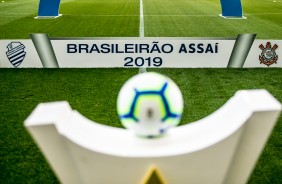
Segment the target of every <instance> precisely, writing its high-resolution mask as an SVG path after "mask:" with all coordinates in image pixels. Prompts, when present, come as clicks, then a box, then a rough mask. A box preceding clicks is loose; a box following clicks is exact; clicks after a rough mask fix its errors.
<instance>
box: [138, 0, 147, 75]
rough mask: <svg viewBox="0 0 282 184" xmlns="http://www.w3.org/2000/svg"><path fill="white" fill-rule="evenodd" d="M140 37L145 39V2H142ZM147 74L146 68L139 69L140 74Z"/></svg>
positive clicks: (141, 0)
mask: <svg viewBox="0 0 282 184" xmlns="http://www.w3.org/2000/svg"><path fill="white" fill-rule="evenodd" d="M139 24H140V25H139V37H140V38H144V37H145V33H144V13H143V0H140V23H139ZM145 72H147V70H146V67H144V66H142V67H140V68H139V73H145Z"/></svg>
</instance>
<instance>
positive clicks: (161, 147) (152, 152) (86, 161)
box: [24, 90, 281, 184]
mask: <svg viewBox="0 0 282 184" xmlns="http://www.w3.org/2000/svg"><path fill="white" fill-rule="evenodd" d="M280 112H281V104H280V103H279V102H278V101H277V100H276V99H275V98H273V97H272V96H271V95H270V94H269V93H268V92H267V91H265V90H251V91H239V92H237V93H236V94H235V95H234V96H233V97H232V98H231V99H230V100H228V101H227V103H226V104H225V105H224V106H222V107H221V108H220V109H218V110H217V111H216V112H214V113H213V114H211V115H209V116H208V117H206V118H204V119H202V120H199V121H197V122H194V123H190V124H187V125H183V126H179V127H176V128H173V129H171V130H170V131H169V132H168V134H167V135H166V136H164V137H162V138H158V139H143V138H139V137H136V136H134V135H133V133H132V132H131V131H129V130H125V129H121V128H114V127H109V126H104V125H101V124H98V123H95V122H93V121H90V120H88V119H87V118H85V117H83V116H82V115H81V114H79V113H78V112H77V111H74V110H72V109H71V108H70V106H69V104H68V103H67V102H55V103H43V104H39V105H38V107H36V109H35V110H34V111H33V112H32V114H31V115H30V116H29V117H28V118H27V120H26V121H25V123H24V124H25V126H26V128H27V130H28V131H29V132H30V134H31V135H32V136H33V138H34V140H35V141H36V143H37V144H38V146H39V147H40V149H41V151H42V153H43V154H44V155H45V157H46V159H47V160H48V162H49V164H50V165H51V167H52V169H53V170H54V172H55V173H56V175H57V177H58V179H59V180H60V181H61V182H62V183H68V184H69V183H98V184H99V183H115V184H133V183H140V182H141V181H142V180H143V178H144V175H145V174H146V173H147V172H148V169H149V168H150V167H152V165H154V166H155V167H157V168H158V171H159V172H160V173H161V174H162V176H163V178H164V180H165V181H166V182H167V183H177V184H186V183H191V184H193V183H209V184H223V183H228V184H238V183H240V184H241V183H246V182H247V181H248V178H249V176H250V174H251V172H252V170H253V168H254V166H255V164H256V161H257V160H258V158H259V155H260V153H261V151H262V150H263V147H264V145H265V143H266V141H267V139H268V137H269V135H270V134H271V131H272V129H273V127H274V125H275V122H276V120H277V118H278V117H279V115H280Z"/></svg>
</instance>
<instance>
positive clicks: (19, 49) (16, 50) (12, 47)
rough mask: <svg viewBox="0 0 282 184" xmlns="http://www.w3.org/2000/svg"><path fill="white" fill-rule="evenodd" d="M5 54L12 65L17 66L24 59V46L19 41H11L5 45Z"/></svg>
mask: <svg viewBox="0 0 282 184" xmlns="http://www.w3.org/2000/svg"><path fill="white" fill-rule="evenodd" d="M7 48H8V51H7V52H6V55H7V57H8V59H9V61H10V62H11V64H12V65H14V66H15V67H18V66H19V65H20V64H21V63H22V62H23V60H24V58H25V55H26V52H25V51H24V49H25V46H24V45H23V44H22V43H21V42H11V43H9V44H8V45H7Z"/></svg>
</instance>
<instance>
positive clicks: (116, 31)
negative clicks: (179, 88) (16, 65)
mask: <svg viewBox="0 0 282 184" xmlns="http://www.w3.org/2000/svg"><path fill="white" fill-rule="evenodd" d="M242 4H243V12H244V15H245V16H246V17H247V19H244V20H226V19H223V18H221V17H219V16H218V15H219V14H220V13H221V6H220V3H219V1H218V0H197V1H190V0H173V1H172V0H144V1H143V5H144V17H145V18H144V21H145V25H144V27H145V36H147V37H160V36H169V37H171V36H176V37H182V36H183V37H235V36H236V35H237V34H239V33H256V34H257V38H261V39H281V38H282V34H281V32H282V26H281V25H282V18H281V16H282V13H281V9H282V0H277V1H276V3H274V2H273V1H272V0H246V1H243V2H242ZM37 7H38V0H28V1H27V0H25V1H19V0H7V1H5V3H0V33H1V34H0V39H12V38H14V39H19V38H29V34H30V33H48V34H49V35H50V36H51V37H104V36H106V37H122V36H123V37H138V36H139V0H103V1H100V0H79V1H75V0H64V1H62V3H61V8H60V13H62V14H63V16H62V17H60V18H58V19H55V20H34V19H33V18H34V17H35V16H37Z"/></svg>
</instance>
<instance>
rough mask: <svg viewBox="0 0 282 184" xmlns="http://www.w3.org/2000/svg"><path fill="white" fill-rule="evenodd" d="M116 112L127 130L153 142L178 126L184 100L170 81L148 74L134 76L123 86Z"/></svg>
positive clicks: (164, 77) (155, 74)
mask: <svg viewBox="0 0 282 184" xmlns="http://www.w3.org/2000/svg"><path fill="white" fill-rule="evenodd" d="M117 110H118V115H119V119H120V121H121V123H122V125H123V126H124V127H125V128H128V129H131V130H133V131H134V132H135V134H137V135H138V136H141V137H148V138H153V137H158V136H160V135H162V134H164V133H166V132H167V131H168V129H169V128H171V127H174V126H177V125H178V124H179V122H180V119H181V116H182V112H183V97H182V94H181V91H180V89H179V88H178V86H177V85H176V84H175V83H174V82H173V81H172V80H171V79H170V78H168V77H166V76H164V75H161V74H158V73H154V72H146V73H142V74H138V75H135V76H133V77H132V78H130V79H129V80H128V81H127V82H126V83H125V84H124V85H123V87H122V88H121V90H120V92H119V95H118V99H117Z"/></svg>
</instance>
